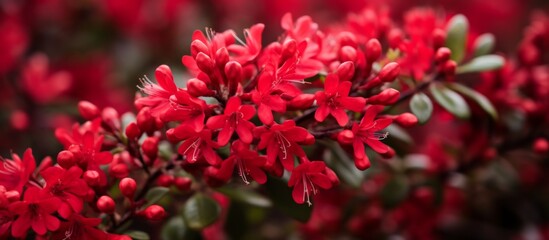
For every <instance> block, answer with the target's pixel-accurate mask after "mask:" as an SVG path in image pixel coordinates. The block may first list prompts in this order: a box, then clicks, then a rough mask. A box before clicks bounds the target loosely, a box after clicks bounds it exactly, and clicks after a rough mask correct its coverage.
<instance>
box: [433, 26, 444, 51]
mask: <svg viewBox="0 0 549 240" xmlns="http://www.w3.org/2000/svg"><path fill="white" fill-rule="evenodd" d="M445 42H446V32H444V30H442V29H438V28H437V29H435V31H433V47H434V48H435V49H437V48H440V47H442V46H444V44H445Z"/></svg>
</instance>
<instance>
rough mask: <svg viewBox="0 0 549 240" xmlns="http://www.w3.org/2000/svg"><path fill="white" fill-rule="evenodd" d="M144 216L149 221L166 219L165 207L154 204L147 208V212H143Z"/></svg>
mask: <svg viewBox="0 0 549 240" xmlns="http://www.w3.org/2000/svg"><path fill="white" fill-rule="evenodd" d="M143 215H144V216H145V218H147V219H148V220H151V221H159V220H162V219H163V218H164V217H166V211H165V210H164V208H163V207H161V206H158V205H156V204H154V205H150V206H148V207H147V208H145V210H143Z"/></svg>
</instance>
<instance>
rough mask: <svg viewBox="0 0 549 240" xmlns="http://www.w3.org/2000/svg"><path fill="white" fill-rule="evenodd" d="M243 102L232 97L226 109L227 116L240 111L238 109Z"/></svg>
mask: <svg viewBox="0 0 549 240" xmlns="http://www.w3.org/2000/svg"><path fill="white" fill-rule="evenodd" d="M241 104H242V102H241V101H240V98H239V97H231V98H230V99H229V101H227V106H226V107H225V112H224V113H225V115H230V114H233V113H235V112H236V111H238V107H240V105H241Z"/></svg>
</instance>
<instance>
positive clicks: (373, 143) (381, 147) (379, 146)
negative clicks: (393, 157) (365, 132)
mask: <svg viewBox="0 0 549 240" xmlns="http://www.w3.org/2000/svg"><path fill="white" fill-rule="evenodd" d="M366 144H368V146H370V147H371V148H372V149H373V150H374V151H376V152H377V153H386V152H387V151H389V147H387V145H385V144H383V143H382V142H380V141H379V140H374V139H366Z"/></svg>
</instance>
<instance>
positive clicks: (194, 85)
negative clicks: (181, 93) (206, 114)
mask: <svg viewBox="0 0 549 240" xmlns="http://www.w3.org/2000/svg"><path fill="white" fill-rule="evenodd" d="M187 91H188V92H189V94H190V95H191V96H193V97H202V96H213V94H214V92H213V91H212V90H211V89H209V88H208V86H207V85H206V83H205V82H204V81H202V80H200V79H197V78H193V79H190V80H189V81H187Z"/></svg>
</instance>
